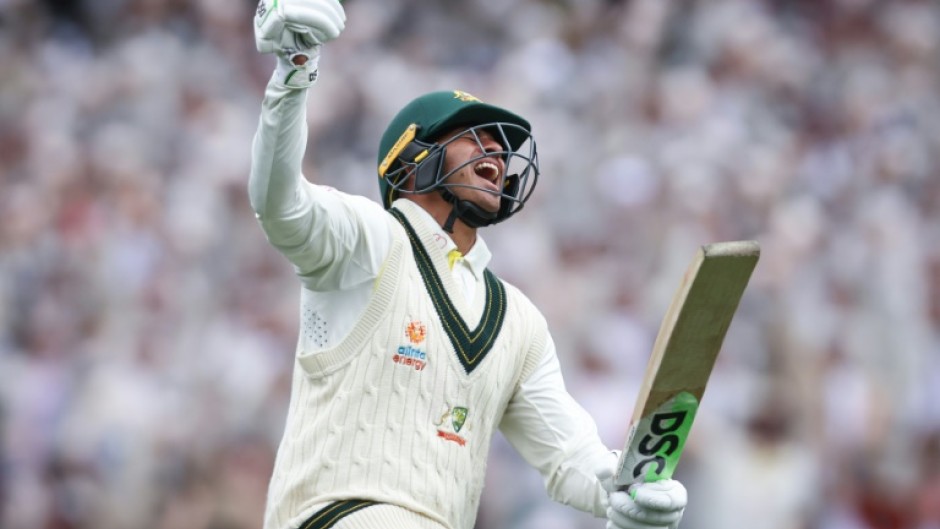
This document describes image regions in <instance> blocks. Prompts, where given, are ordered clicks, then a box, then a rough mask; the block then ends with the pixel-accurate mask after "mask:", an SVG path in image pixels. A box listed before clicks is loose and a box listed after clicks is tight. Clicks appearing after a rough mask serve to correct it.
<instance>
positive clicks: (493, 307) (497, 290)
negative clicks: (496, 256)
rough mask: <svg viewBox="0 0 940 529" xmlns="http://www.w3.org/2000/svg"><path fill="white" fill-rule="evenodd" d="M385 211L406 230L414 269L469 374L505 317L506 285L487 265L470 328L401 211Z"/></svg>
mask: <svg viewBox="0 0 940 529" xmlns="http://www.w3.org/2000/svg"><path fill="white" fill-rule="evenodd" d="M389 213H391V214H392V216H394V217H395V218H396V219H397V220H398V222H400V223H401V225H402V226H403V227H404V228H405V232H406V233H407V234H408V240H409V242H410V243H411V248H412V250H414V256H415V262H416V263H417V264H418V271H419V272H421V277H422V279H424V286H425V288H426V289H427V291H428V294H429V295H430V296H431V301H432V302H433V303H434V308H435V310H436V311H437V315H438V317H440V319H441V323H442V324H443V325H444V330H445V331H446V332H447V337H448V338H449V339H450V343H451V345H453V347H454V351H456V352H457V359H458V360H460V364H461V365H463V368H464V370H465V371H466V372H467V374H468V375H469V374H470V373H471V372H473V370H474V369H476V367H477V366H479V365H480V363H481V362H482V361H483V359H484V358H485V357H486V355H487V353H489V352H490V349H492V348H493V344H494V343H495V342H496V336H497V335H498V334H499V331H500V329H501V328H502V326H503V320H504V319H505V317H506V289H505V287H504V286H503V283H502V281H500V280H499V278H497V277H496V275H495V274H493V273H492V272H490V270H489V269H486V270H484V271H483V281H484V285H485V287H486V305H485V308H484V309H483V315H482V316H481V317H480V322H479V323H478V324H477V326H476V328H475V329H470V327H469V326H468V325H467V323H466V322H465V321H464V320H463V318H461V317H460V314H459V313H458V312H457V309H456V307H454V304H453V302H452V301H451V300H450V296H448V295H447V290H445V289H444V283H443V282H442V281H441V278H440V276H439V275H438V274H437V271H436V270H435V269H434V262H433V261H432V260H431V256H430V255H429V254H428V252H427V250H426V249H425V248H424V245H423V244H422V243H421V239H420V238H419V237H418V234H417V233H416V232H415V230H414V228H413V227H412V226H411V224H410V223H409V222H408V220H407V219H406V218H405V215H404V214H403V213H402V212H401V211H399V210H398V209H396V208H391V209H390V210H389Z"/></svg>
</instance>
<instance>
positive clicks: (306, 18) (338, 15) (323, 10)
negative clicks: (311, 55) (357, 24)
mask: <svg viewBox="0 0 940 529" xmlns="http://www.w3.org/2000/svg"><path fill="white" fill-rule="evenodd" d="M278 1H279V2H284V1H285V0H278ZM283 5H284V11H283V18H284V22H285V24H286V27H287V28H288V29H290V30H291V31H294V32H295V33H300V34H303V35H310V36H311V37H313V38H314V39H315V40H316V42H315V43H314V44H323V43H324V42H327V41H329V40H333V39H335V38H336V37H338V36H339V34H340V33H341V32H342V31H343V29H345V27H346V12H345V11H344V10H343V6H341V5H340V3H339V2H337V1H336V0H300V1H297V0H288V1H287V2H285V3H283Z"/></svg>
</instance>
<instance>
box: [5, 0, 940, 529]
mask: <svg viewBox="0 0 940 529" xmlns="http://www.w3.org/2000/svg"><path fill="white" fill-rule="evenodd" d="M253 9H254V4H253V3H252V2H249V1H247V0H240V1H235V0H198V1H195V0H194V1H184V0H108V1H98V0H94V1H93V0H74V1H67V0H45V1H33V2H29V1H26V0H0V185H2V192H0V212H2V213H0V219H2V221H0V322H2V326H0V440H2V444H0V446H2V449H0V527H3V528H6V529H79V528H96V529H131V528H133V529H148V528H153V529H176V528H180V529H183V528H185V529H248V528H256V527H259V525H260V518H261V512H262V509H263V504H264V498H265V489H266V485H267V479H268V476H269V472H270V469H271V465H272V459H273V455H274V450H275V447H276V443H277V442H278V440H279V436H280V433H281V428H282V424H283V418H284V415H285V413H286V408H287V398H288V384H289V381H290V376H289V372H290V369H291V367H292V352H293V348H294V341H295V337H296V333H297V305H298V300H297V294H298V293H297V285H298V284H297V282H296V280H295V279H294V277H293V276H292V273H291V270H290V268H289V266H288V265H287V263H286V261H284V260H283V259H282V258H281V257H279V256H278V255H277V254H276V253H275V252H274V251H273V250H272V249H270V247H268V246H267V243H266V242H265V240H264V238H263V235H262V233H261V230H260V229H259V228H258V227H257V225H256V224H255V220H254V218H253V216H252V214H251V210H250V208H249V206H248V203H247V200H246V181H247V173H248V167H249V156H250V141H251V136H252V134H253V132H254V128H255V124H256V120H257V116H258V110H259V108H260V100H261V95H262V91H263V87H264V84H265V82H266V81H267V79H268V76H269V73H270V71H271V68H272V66H273V62H272V58H271V57H264V56H259V55H257V54H256V53H255V52H254V49H253V41H252V37H251V27H250V20H251V17H252V11H253ZM347 12H348V18H349V22H348V27H347V30H346V32H345V33H344V35H343V36H342V38H340V39H339V40H338V41H336V42H333V43H331V44H329V46H328V47H327V48H326V49H325V53H324V57H323V59H322V62H321V70H322V72H321V73H322V75H321V79H320V81H319V82H318V84H317V85H316V86H315V87H314V89H313V90H312V94H311V96H310V105H309V120H310V123H311V134H310V145H309V147H310V149H309V151H308V152H309V153H310V154H311V156H309V157H308V159H307V163H306V165H305V173H306V174H307V175H308V176H309V177H310V178H312V179H314V180H316V181H318V182H322V183H327V184H330V185H334V186H336V187H338V188H341V189H343V190H346V191H350V192H358V193H362V194H365V195H368V196H372V197H374V198H377V196H378V193H377V186H376V180H375V165H376V146H377V144H378V137H379V135H380V134H381V132H382V130H383V129H384V127H385V125H386V123H387V121H388V120H389V119H390V117H391V116H392V115H393V114H394V112H395V111H397V110H398V108H400V107H401V106H402V105H403V104H404V103H405V102H407V101H408V100H410V99H411V98H412V97H414V96H415V95H417V94H419V93H423V92H425V91H429V90H432V89H450V88H459V89H463V90H466V91H469V92H471V93H473V94H475V95H477V96H479V97H481V98H483V99H484V100H489V101H492V102H494V103H497V104H500V105H503V106H506V107H508V108H512V109H514V110H516V111H518V112H519V113H520V114H522V115H523V116H526V117H528V118H529V119H530V120H531V121H532V123H533V125H534V131H535V136H536V138H537V139H538V144H539V148H540V153H539V154H540V160H541V166H542V172H543V175H542V178H541V180H540V183H539V186H538V189H537V191H536V193H535V198H534V199H533V201H532V202H531V203H530V205H529V207H527V208H526V210H525V211H524V212H523V213H521V214H520V215H519V216H517V217H516V218H514V219H513V220H512V221H511V222H508V223H506V224H505V225H501V226H497V227H494V228H492V229H489V230H487V231H486V232H484V236H485V237H486V238H487V241H488V242H489V244H490V245H491V246H492V247H493V249H494V253H495V260H494V263H493V268H494V269H495V271H496V272H497V273H498V274H500V275H502V276H503V277H504V278H506V279H507V280H509V281H511V282H513V283H515V284H517V285H519V286H520V287H522V289H523V290H524V291H525V292H527V293H528V294H529V295H530V297H531V298H532V299H533V300H534V301H535V302H536V304H537V305H539V306H540V307H541V308H542V309H543V311H544V312H545V314H546V316H547V317H548V319H549V321H550V324H551V326H552V329H553V333H554V336H555V339H556V342H557V344H558V349H559V354H560V355H561V360H562V363H563V368H564V369H565V373H566V381H567V384H568V386H569V389H570V391H571V392H572V393H573V394H574V395H575V396H576V397H577V399H578V400H579V401H580V402H581V403H582V404H583V405H584V406H585V407H586V408H587V409H588V410H589V411H590V412H591V413H592V414H593V415H594V416H595V417H596V419H597V421H598V424H599V427H600V430H601V435H602V437H603V438H604V439H605V441H606V442H607V443H608V444H609V445H610V446H612V447H619V446H620V445H621V443H622V441H623V439H624V435H625V430H626V426H627V421H628V418H629V415H630V413H631V412H632V406H633V400H634V396H635V395H636V391H637V387H638V384H639V379H640V378H641V377H642V372H643V368H644V367H645V362H646V358H647V355H648V354H649V350H650V348H651V345H652V341H653V339H654V337H655V332H656V329H657V328H658V325H659V321H660V318H661V317H662V314H663V312H664V311H665V308H666V305H667V304H668V302H669V299H670V297H671V295H672V293H673V289H674V288H675V286H676V284H677V282H678V279H679V277H680V275H681V273H682V270H683V269H684V268H685V266H686V264H687V262H688V261H689V260H690V259H691V257H692V254H693V253H694V251H695V248H696V246H697V245H699V244H703V243H707V242H711V241H717V240H732V239H751V238H753V239H757V240H759V241H760V242H761V244H762V247H763V257H762V262H761V264H760V265H759V266H758V270H757V272H756V275H755V277H754V278H753V280H752V283H751V286H750V287H749V290H748V291H747V294H746V296H745V299H744V301H743V302H742V306H741V309H740V312H739V314H738V316H737V318H736V320H735V322H734V324H733V325H732V328H731V331H730V333H729V336H728V340H727V342H726V345H725V348H724V350H723V353H722V356H721V358H720V360H719V365H718V366H717V368H716V372H715V374H714V377H713V379H712V382H711V385H710V387H709V390H708V392H707V393H706V397H705V400H704V405H703V408H702V410H701V412H700V416H699V418H698V421H697V422H696V425H695V428H694V429H693V434H692V438H691V440H690V445H689V447H688V452H687V453H686V455H685V456H684V458H683V461H682V465H680V469H679V477H680V478H681V479H683V481H684V482H685V483H686V485H687V487H688V488H689V491H690V499H691V503H690V506H689V508H688V510H687V515H686V519H685V520H684V522H683V527H684V528H685V529H735V528H749V529H867V528H874V529H889V528H911V529H936V528H938V527H940V154H938V153H940V4H938V3H937V2H935V1H926V0H924V1H916V0H891V1H877V0H802V1H798V0H789V1H787V0H777V1H769V0H767V1H748V0H713V1H706V0H700V1H691V0H690V1H666V0H634V1H617V0H608V1H601V0H554V1H549V0H499V1H493V0H461V1H455V0H447V1H437V2H418V1H414V0H353V1H351V2H349V3H348V5H347ZM602 526H603V522H602V521H601V520H596V519H593V518H591V517H588V516H586V515H583V514H581V513H578V512H575V511H573V510H571V509H568V508H566V507H563V506H559V505H555V504H552V503H551V502H549V500H548V499H547V498H546V495H545V493H544V490H543V488H542V485H541V481H540V477H539V476H538V475H537V474H536V472H535V471H534V470H532V469H529V468H528V467H526V466H525V465H524V463H522V462H521V461H520V459H519V458H518V456H517V455H516V454H515V453H514V452H513V451H512V449H511V448H510V447H509V446H508V444H507V443H506V442H505V441H504V440H503V439H502V438H497V440H496V442H495V444H494V447H493V450H492V457H491V459H490V463H489V469H488V484H487V488H486V491H485V493H484V498H483V505H482V508H481V513H480V518H479V523H478V527H479V529H507V528H513V529H529V528H533V529H534V528H538V529H555V528H558V529H561V528H573V529H586V528H599V527H602Z"/></svg>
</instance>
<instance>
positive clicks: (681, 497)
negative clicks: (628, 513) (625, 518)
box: [630, 479, 689, 512]
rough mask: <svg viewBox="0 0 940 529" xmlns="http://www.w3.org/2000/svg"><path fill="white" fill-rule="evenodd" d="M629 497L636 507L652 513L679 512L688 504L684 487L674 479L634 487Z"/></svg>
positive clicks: (687, 496)
mask: <svg viewBox="0 0 940 529" xmlns="http://www.w3.org/2000/svg"><path fill="white" fill-rule="evenodd" d="M630 496H631V497H632V499H633V501H635V502H636V504H637V505H638V506H640V507H643V508H644V509H648V510H654V511H665V512H669V511H681V510H682V509H684V508H685V506H686V504H688V502H689V495H688V493H687V492H686V490H685V487H683V486H682V483H679V482H678V481H676V480H674V479H664V480H660V481H651V482H648V483H642V484H639V485H634V486H633V487H631V489H630Z"/></svg>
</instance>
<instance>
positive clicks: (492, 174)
mask: <svg viewBox="0 0 940 529" xmlns="http://www.w3.org/2000/svg"><path fill="white" fill-rule="evenodd" d="M473 172H474V173H476V175H477V176H479V177H480V178H483V179H485V180H487V181H488V182H490V183H492V184H494V185H499V176H500V175H499V166H498V165H496V164H495V163H493V162H488V161H482V162H480V163H478V164H476V165H474V166H473Z"/></svg>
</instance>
